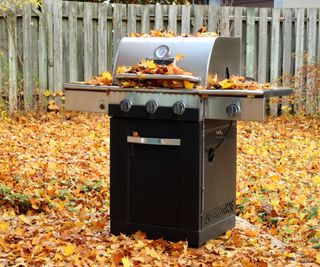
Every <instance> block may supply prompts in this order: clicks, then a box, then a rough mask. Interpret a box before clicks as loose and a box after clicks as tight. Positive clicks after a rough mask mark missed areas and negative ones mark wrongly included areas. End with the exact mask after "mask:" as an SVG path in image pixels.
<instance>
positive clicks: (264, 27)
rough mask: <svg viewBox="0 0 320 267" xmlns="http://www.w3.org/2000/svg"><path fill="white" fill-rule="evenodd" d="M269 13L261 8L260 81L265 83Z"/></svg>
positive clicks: (266, 9)
mask: <svg viewBox="0 0 320 267" xmlns="http://www.w3.org/2000/svg"><path fill="white" fill-rule="evenodd" d="M268 11H269V10H268V8H261V9H260V14H259V22H260V23H259V33H260V34H259V52H258V79H259V81H260V82H263V83H264V82H266V81H267V55H268V34H267V32H268Z"/></svg>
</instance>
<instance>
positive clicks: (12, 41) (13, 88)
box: [7, 14, 18, 113]
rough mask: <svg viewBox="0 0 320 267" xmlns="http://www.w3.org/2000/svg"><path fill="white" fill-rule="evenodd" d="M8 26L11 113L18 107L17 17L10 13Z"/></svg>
mask: <svg viewBox="0 0 320 267" xmlns="http://www.w3.org/2000/svg"><path fill="white" fill-rule="evenodd" d="M7 22H8V24H7V27H8V56H9V112H10V113H13V112H14V111H16V110H17V108H18V98H17V71H18V61H17V53H18V51H17V47H16V44H17V42H16V41H17V17H16V15H15V14H10V15H8V17H7Z"/></svg>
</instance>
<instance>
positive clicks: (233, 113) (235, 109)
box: [226, 103, 241, 117]
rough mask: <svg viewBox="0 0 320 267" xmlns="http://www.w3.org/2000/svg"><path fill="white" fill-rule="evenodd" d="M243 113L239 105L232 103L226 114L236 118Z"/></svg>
mask: <svg viewBox="0 0 320 267" xmlns="http://www.w3.org/2000/svg"><path fill="white" fill-rule="evenodd" d="M240 112H241V108H240V104H239V103H231V104H229V105H228V106H227V107H226V113H227V115H228V116H229V117H235V116H237V115H239V114H240Z"/></svg>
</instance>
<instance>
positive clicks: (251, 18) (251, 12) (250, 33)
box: [246, 8, 256, 78]
mask: <svg viewBox="0 0 320 267" xmlns="http://www.w3.org/2000/svg"><path fill="white" fill-rule="evenodd" d="M255 14H256V9H255V8H248V9H247V44H246V76H247V77H250V78H254V76H255V68H254V65H255V64H254V61H255V54H256V45H255V44H256V33H255V31H256V30H255Z"/></svg>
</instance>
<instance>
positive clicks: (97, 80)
mask: <svg viewBox="0 0 320 267" xmlns="http://www.w3.org/2000/svg"><path fill="white" fill-rule="evenodd" d="M84 84H89V85H97V86H102V85H105V86H109V85H111V84H112V75H111V73H110V72H108V71H104V72H102V73H101V74H100V75H98V76H94V77H92V78H91V79H89V80H87V81H85V82H84Z"/></svg>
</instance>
